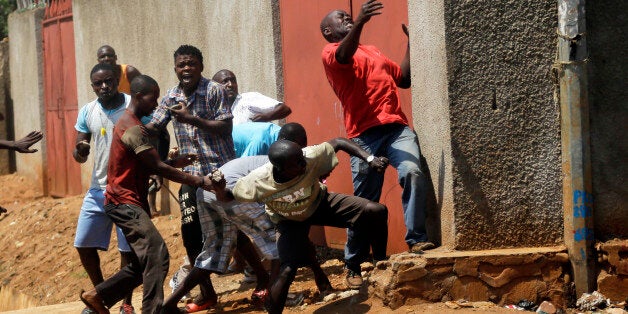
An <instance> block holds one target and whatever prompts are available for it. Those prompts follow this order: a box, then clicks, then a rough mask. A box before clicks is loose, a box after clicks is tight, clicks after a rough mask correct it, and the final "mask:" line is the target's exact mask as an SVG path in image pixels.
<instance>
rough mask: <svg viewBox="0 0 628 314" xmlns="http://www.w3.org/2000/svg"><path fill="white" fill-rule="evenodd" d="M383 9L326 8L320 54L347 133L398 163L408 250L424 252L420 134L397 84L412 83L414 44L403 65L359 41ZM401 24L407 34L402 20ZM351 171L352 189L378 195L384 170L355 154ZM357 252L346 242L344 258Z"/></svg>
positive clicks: (375, 4) (371, 3) (373, 4)
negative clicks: (408, 115)
mask: <svg viewBox="0 0 628 314" xmlns="http://www.w3.org/2000/svg"><path fill="white" fill-rule="evenodd" d="M382 9H383V4H382V3H381V2H379V1H375V0H367V1H366V2H365V3H364V4H363V5H362V7H361V9H360V14H359V15H358V17H357V19H356V20H355V22H354V21H353V20H352V18H351V15H349V13H347V12H345V11H342V10H334V11H332V12H330V13H329V14H327V15H326V16H325V17H324V18H323V20H322V21H321V25H320V27H321V32H322V34H323V37H325V39H326V40H327V41H328V42H329V44H327V45H326V46H325V48H323V52H322V59H323V65H324V68H325V73H326V74H327V79H328V80H329V83H330V85H331V87H332V89H333V90H334V92H335V93H336V95H337V96H338V98H339V99H340V102H341V103H342V107H343V112H344V122H345V129H346V131H347V137H349V138H351V140H353V142H355V143H356V144H358V145H360V146H361V147H362V148H363V149H364V150H366V151H368V152H369V153H371V154H374V155H378V156H385V157H388V159H389V160H390V164H391V165H392V166H393V167H394V168H395V169H397V174H398V180H399V184H400V185H401V187H402V188H403V193H402V195H401V203H402V206H403V213H404V222H405V225H406V235H405V241H406V243H407V244H408V247H409V250H410V252H413V253H422V252H423V250H427V249H431V248H433V247H434V244H433V243H431V242H430V241H428V238H427V233H426V229H425V212H426V206H427V203H426V194H427V180H426V176H425V174H424V173H423V171H422V169H421V166H420V165H421V163H420V156H421V152H420V150H419V142H418V138H417V136H416V134H415V133H414V131H413V130H412V129H411V128H410V127H409V125H408V119H407V118H406V116H405V114H404V113H403V112H402V111H401V105H400V102H399V94H398V90H397V87H399V88H409V87H410V51H409V48H410V45H409V44H408V46H407V49H406V54H405V57H404V59H403V61H402V62H401V66H399V65H397V64H396V63H394V62H392V61H391V60H390V59H388V58H387V57H386V56H384V54H382V53H381V52H380V51H379V50H378V49H377V48H376V47H375V46H369V45H362V44H360V36H361V34H362V30H363V28H364V26H365V25H366V23H367V22H368V21H369V20H370V19H371V17H373V16H375V15H379V14H381V13H382ZM402 29H403V32H404V33H405V34H406V36H408V29H407V27H406V26H405V25H403V24H402ZM351 172H352V176H353V188H354V194H355V195H356V196H361V197H364V198H367V199H370V200H372V201H379V199H380V196H381V193H382V185H383V183H384V174H383V173H381V172H377V171H373V170H372V169H369V168H368V167H367V166H366V163H365V162H364V161H362V160H360V159H358V158H355V157H352V158H351ZM351 232H352V231H351V230H349V231H348V233H349V234H351ZM354 252H355V248H351V247H348V250H347V256H346V258H348V259H349V260H350V259H352V258H353V256H354Z"/></svg>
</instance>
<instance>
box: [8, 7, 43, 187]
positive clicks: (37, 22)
mask: <svg viewBox="0 0 628 314" xmlns="http://www.w3.org/2000/svg"><path fill="white" fill-rule="evenodd" d="M43 17H44V9H35V10H29V11H24V12H13V13H11V14H10V15H9V35H10V36H11V37H10V38H9V68H10V69H11V71H10V72H11V74H10V77H11V97H12V98H13V117H14V134H15V137H16V138H22V137H24V136H25V135H27V134H28V133H29V132H31V131H33V130H38V131H42V132H45V131H46V126H45V121H46V119H45V116H44V115H45V111H44V82H43V52H42V46H43V44H42V32H41V25H42V20H43ZM32 147H33V148H37V149H39V152H37V153H33V154H17V155H16V167H17V173H18V174H20V175H22V176H26V177H29V178H32V179H34V180H35V182H39V183H40V184H41V185H40V188H41V190H44V188H43V187H44V184H45V174H44V172H43V169H45V167H44V164H45V160H46V136H45V135H44V139H43V140H42V141H41V142H39V143H37V144H35V145H33V146H32Z"/></svg>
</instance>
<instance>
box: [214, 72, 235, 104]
mask: <svg viewBox="0 0 628 314" xmlns="http://www.w3.org/2000/svg"><path fill="white" fill-rule="evenodd" d="M212 80H213V81H215V82H217V83H220V84H223V85H224V86H225V91H227V100H229V102H230V103H233V101H234V100H235V99H236V97H238V80H237V79H236V76H235V74H233V72H231V71H229V70H220V71H218V72H216V74H214V77H212Z"/></svg>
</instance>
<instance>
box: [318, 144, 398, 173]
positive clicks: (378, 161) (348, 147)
mask: <svg viewBox="0 0 628 314" xmlns="http://www.w3.org/2000/svg"><path fill="white" fill-rule="evenodd" d="M327 143H329V144H330V145H331V146H332V147H333V148H334V150H335V151H336V152H337V151H339V150H342V151H344V152H346V153H347V154H349V155H351V156H355V157H358V158H360V159H362V160H364V161H366V162H368V164H369V166H370V167H371V168H374V169H377V171H383V170H385V169H386V167H387V166H388V158H386V157H375V158H372V160H370V161H369V160H368V159H369V156H371V154H369V152H367V151H365V150H364V149H362V147H360V146H359V145H358V144H356V143H354V142H352V141H350V140H348V139H346V138H344V137H337V138H335V139H333V140H330V141H327Z"/></svg>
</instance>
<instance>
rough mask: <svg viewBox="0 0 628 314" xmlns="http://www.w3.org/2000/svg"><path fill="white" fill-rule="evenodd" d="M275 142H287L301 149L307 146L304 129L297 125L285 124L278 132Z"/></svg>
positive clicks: (292, 123)
mask: <svg viewBox="0 0 628 314" xmlns="http://www.w3.org/2000/svg"><path fill="white" fill-rule="evenodd" d="M277 140H288V141H292V142H295V143H297V145H299V146H301V148H303V147H305V146H307V134H306V133H305V128H303V126H302V125H301V124H299V123H296V122H290V123H286V124H285V125H284V126H282V127H281V129H280V130H279V134H277Z"/></svg>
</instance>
